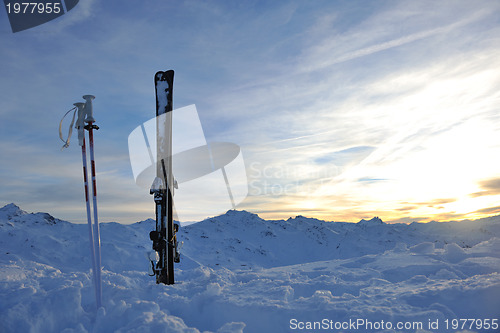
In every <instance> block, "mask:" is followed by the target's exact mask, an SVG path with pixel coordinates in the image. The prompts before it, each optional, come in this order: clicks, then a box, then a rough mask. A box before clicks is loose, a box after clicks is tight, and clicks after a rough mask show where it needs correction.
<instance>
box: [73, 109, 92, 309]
mask: <svg viewBox="0 0 500 333" xmlns="http://www.w3.org/2000/svg"><path fill="white" fill-rule="evenodd" d="M73 105H75V106H76V107H77V108H78V118H77V121H76V128H77V129H78V141H79V142H78V143H79V145H80V146H81V147H82V163H83V184H84V189H85V205H86V208H87V223H88V227H89V243H90V256H91V259H92V275H93V278H94V287H95V289H94V292H95V298H96V304H98V303H99V293H98V288H97V267H98V266H97V263H96V253H95V245H94V232H93V227H92V218H91V213H90V200H89V183H88V172H87V149H86V145H85V129H84V126H85V125H84V124H85V122H84V120H85V119H84V118H85V113H84V106H85V103H74V104H73ZM68 140H69V138H68ZM97 308H99V305H97Z"/></svg>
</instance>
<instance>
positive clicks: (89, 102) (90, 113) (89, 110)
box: [83, 95, 95, 123]
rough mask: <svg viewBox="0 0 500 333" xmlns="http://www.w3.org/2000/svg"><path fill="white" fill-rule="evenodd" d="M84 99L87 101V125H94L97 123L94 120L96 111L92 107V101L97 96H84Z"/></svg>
mask: <svg viewBox="0 0 500 333" xmlns="http://www.w3.org/2000/svg"><path fill="white" fill-rule="evenodd" d="M83 99H84V100H85V109H84V110H85V116H86V117H85V122H86V123H93V122H95V119H94V115H93V112H94V109H93V107H92V101H93V100H94V99H95V96H93V95H84V96H83Z"/></svg>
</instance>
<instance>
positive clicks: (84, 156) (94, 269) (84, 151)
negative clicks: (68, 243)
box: [82, 138, 99, 303]
mask: <svg viewBox="0 0 500 333" xmlns="http://www.w3.org/2000/svg"><path fill="white" fill-rule="evenodd" d="M82 162H83V184H84V188H85V203H86V207H87V222H88V226H89V243H90V256H91V258H92V275H93V278H94V286H95V298H96V303H97V302H98V299H99V295H98V292H97V264H96V258H95V246H94V232H93V229H92V228H93V227H92V218H91V214H90V201H89V183H88V178H87V176H88V172H87V149H86V148H85V138H84V139H83V143H82Z"/></svg>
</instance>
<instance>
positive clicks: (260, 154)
mask: <svg viewBox="0 0 500 333" xmlns="http://www.w3.org/2000/svg"><path fill="white" fill-rule="evenodd" d="M498 17H500V3H498V2H494V1H477V2H471V1H440V2H435V1H418V2H417V1H414V2H401V1H371V2H366V1H275V2H271V1H244V2H243V1H242V2H235V1H159V0H151V1H143V2H135V1H127V2H126V1H95V0H81V1H80V3H79V4H78V5H77V6H76V7H75V8H74V9H73V10H71V11H70V12H68V13H67V14H66V15H63V16H62V17H60V18H58V19H56V20H54V21H51V22H48V23H46V24H43V25H40V26H38V27H35V28H32V29H29V30H26V31H23V32H18V33H15V34H13V33H12V32H11V31H10V27H9V24H8V21H7V16H6V13H5V10H0V24H1V25H0V42H1V48H0V64H1V65H0V66H1V73H2V75H1V78H0V91H2V96H1V98H0V117H1V119H2V121H1V122H0V156H1V161H2V162H1V164H0V204H2V205H3V204H7V203H10V202H15V203H17V204H19V205H20V206H21V207H22V208H23V209H25V210H28V211H48V212H50V213H51V214H53V215H55V216H57V217H59V218H64V219H68V220H70V221H74V222H84V221H85V206H84V202H83V200H84V197H83V186H82V175H81V155H80V150H79V147H78V145H77V140H76V135H75V136H74V137H73V141H72V145H71V146H70V148H68V149H66V150H65V151H62V152H61V151H60V147H61V145H62V143H61V142H60V140H59V137H58V133H57V130H58V124H59V120H60V118H61V117H62V115H63V114H64V113H65V112H66V111H67V110H68V109H70V108H71V106H72V103H74V102H78V101H81V96H82V95H84V94H94V95H96V100H95V104H94V110H95V111H94V112H95V117H96V120H97V124H98V125H99V126H100V128H101V129H100V130H99V131H98V132H97V133H96V138H95V140H96V164H97V171H98V174H97V181H98V200H99V215H100V217H101V220H102V221H120V222H127V223H128V222H134V221H138V220H142V219H145V218H148V217H152V216H153V201H152V198H151V196H150V195H149V193H147V191H144V190H143V189H141V188H139V187H138V186H136V185H135V183H134V179H133V176H132V171H131V167H130V162H129V157H128V148H127V138H128V135H129V134H130V133H131V131H132V130H133V129H134V128H136V127H137V126H138V125H140V124H142V123H143V122H145V121H147V120H149V119H150V118H151V117H153V116H154V112H155V110H154V108H155V100H154V86H153V76H154V73H155V72H156V71H158V70H166V69H174V70H175V71H176V74H175V83H174V106H175V107H176V108H180V107H183V106H187V105H191V104H195V105H196V107H197V110H198V113H199V116H200V119H201V123H202V125H203V129H204V131H205V135H206V137H207V139H208V140H209V141H226V142H233V143H236V144H238V145H239V146H240V147H241V151H242V154H243V156H244V159H245V165H246V169H247V176H248V184H249V196H248V197H247V198H246V199H245V200H244V201H243V202H242V203H241V204H240V205H239V207H238V208H239V209H246V210H248V211H251V212H254V213H258V214H260V215H261V216H263V217H266V218H286V217H289V216H295V215H298V214H302V215H306V216H312V217H318V218H322V219H326V220H337V221H338V220H344V221H357V220H359V219H361V218H370V217H372V216H374V215H378V216H380V217H381V218H382V219H384V220H387V221H413V220H415V221H430V220H450V219H462V218H475V217H480V216H485V215H492V214H498V213H499V212H500V204H499V199H500V196H499V195H500V181H499V179H500V171H499V170H500V163H499V162H500V161H499V158H498V156H500V143H499V140H498V132H499V129H500V113H499V112H498V108H499V97H500V89H499V88H500V58H499V57H498V54H500V22H499V20H498Z"/></svg>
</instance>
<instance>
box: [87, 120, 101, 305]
mask: <svg viewBox="0 0 500 333" xmlns="http://www.w3.org/2000/svg"><path fill="white" fill-rule="evenodd" d="M93 128H94V125H93V123H92V122H89V123H88V130H89V146H90V169H91V173H92V196H93V198H92V199H93V208H94V233H95V234H94V238H95V241H94V247H95V252H96V265H97V270H96V286H97V307H98V308H100V307H101V303H102V301H101V299H102V288H101V287H102V283H101V236H100V231H99V220H98V218H97V216H98V214H97V185H96V177H95V160H94V134H93Z"/></svg>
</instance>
